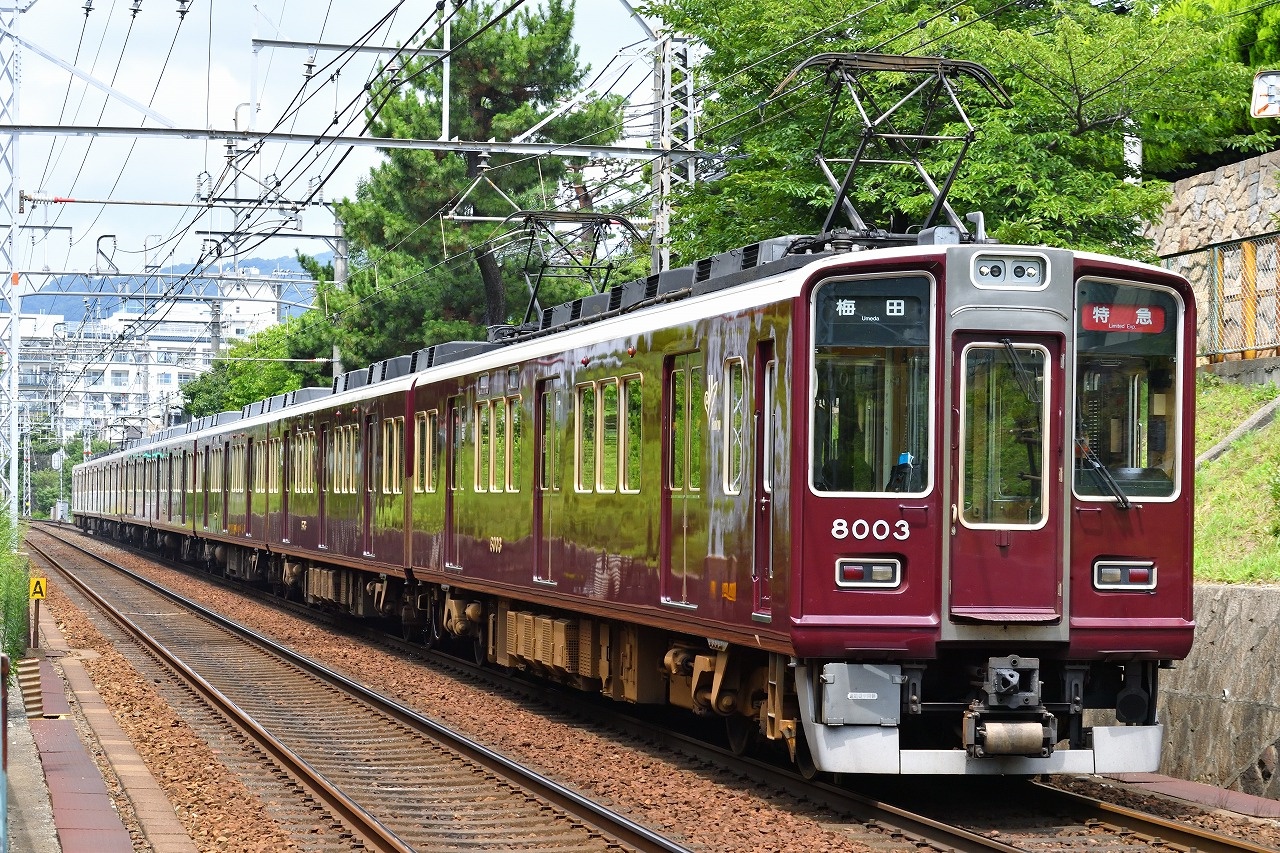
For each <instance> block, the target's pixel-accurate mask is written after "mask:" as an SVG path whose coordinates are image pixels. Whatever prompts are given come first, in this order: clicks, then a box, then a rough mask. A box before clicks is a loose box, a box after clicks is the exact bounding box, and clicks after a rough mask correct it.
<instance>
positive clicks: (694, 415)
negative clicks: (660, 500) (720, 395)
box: [668, 353, 703, 492]
mask: <svg viewBox="0 0 1280 853" xmlns="http://www.w3.org/2000/svg"><path fill="white" fill-rule="evenodd" d="M697 355H698V353H691V354H689V355H684V356H679V357H677V359H676V363H675V366H674V367H673V368H672V370H671V374H670V379H669V381H670V383H671V394H670V400H671V437H670V440H671V448H670V460H671V468H670V471H669V472H668V476H669V481H668V483H669V486H670V487H671V489H672V490H673V491H677V492H684V491H688V492H696V491H699V490H701V488H702V417H700V414H701V411H702V392H703V389H702V381H703V380H702V368H701V367H700V366H698V365H696V364H694V363H693V359H694V358H696V357H697Z"/></svg>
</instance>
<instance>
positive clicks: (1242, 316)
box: [1162, 231, 1280, 361]
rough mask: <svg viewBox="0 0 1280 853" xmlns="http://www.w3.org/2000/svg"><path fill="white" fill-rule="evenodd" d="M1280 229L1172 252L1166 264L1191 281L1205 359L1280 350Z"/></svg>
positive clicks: (1201, 353) (1200, 352)
mask: <svg viewBox="0 0 1280 853" xmlns="http://www.w3.org/2000/svg"><path fill="white" fill-rule="evenodd" d="M1278 252H1280V231H1272V232H1269V233H1266V234H1259V235H1257V236H1254V237H1249V238H1247V239H1243V240H1233V241H1231V242H1228V243H1217V244H1214V245H1211V246H1206V247H1204V248H1202V249H1196V250H1195V251H1192V252H1183V253H1180V254H1177V255H1170V256H1168V257H1166V258H1163V259H1162V263H1163V265H1164V266H1165V267H1166V268H1168V269H1170V270H1173V271H1174V272H1177V273H1180V274H1181V275H1183V276H1184V277H1186V279H1187V280H1188V281H1190V282H1191V286H1192V288H1193V289H1194V290H1195V294H1196V307H1197V309H1198V315H1197V316H1198V319H1197V321H1196V322H1197V325H1196V350H1197V355H1199V356H1200V357H1201V358H1207V359H1208V360H1210V361H1222V360H1224V359H1225V358H1226V357H1227V356H1228V355H1236V354H1238V355H1240V356H1242V357H1244V358H1254V357H1256V356H1260V355H1280V259H1278V258H1277V253H1278Z"/></svg>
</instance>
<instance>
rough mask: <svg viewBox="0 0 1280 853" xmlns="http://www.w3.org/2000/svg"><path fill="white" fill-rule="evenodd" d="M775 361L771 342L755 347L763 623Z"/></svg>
mask: <svg viewBox="0 0 1280 853" xmlns="http://www.w3.org/2000/svg"><path fill="white" fill-rule="evenodd" d="M777 371H778V362H777V359H775V358H774V354H773V341H761V342H760V343H759V345H758V346H757V347H756V364H755V371H754V374H753V375H754V380H753V381H754V383H755V388H754V393H753V398H754V400H755V418H754V420H755V466H754V468H755V508H756V509H755V543H754V545H755V549H754V550H755V556H754V558H753V562H752V565H751V586H752V589H753V599H752V605H753V606H752V609H751V613H752V616H753V618H757V619H759V620H760V621H765V620H767V619H769V618H770V617H771V614H772V611H773V463H774V459H773V434H774V431H775V429H776V425H775V424H774V422H773V416H774V412H773V403H774V400H773V393H774V388H775V385H774V383H775V381H776V380H777Z"/></svg>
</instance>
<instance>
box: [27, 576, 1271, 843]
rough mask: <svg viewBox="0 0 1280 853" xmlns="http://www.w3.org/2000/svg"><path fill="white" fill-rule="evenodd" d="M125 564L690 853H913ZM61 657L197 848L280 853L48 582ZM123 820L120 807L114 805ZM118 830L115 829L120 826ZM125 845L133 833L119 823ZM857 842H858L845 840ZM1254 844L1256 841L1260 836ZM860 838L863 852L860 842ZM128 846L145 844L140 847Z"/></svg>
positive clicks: (1196, 815)
mask: <svg viewBox="0 0 1280 853" xmlns="http://www.w3.org/2000/svg"><path fill="white" fill-rule="evenodd" d="M115 558H116V559H118V560H119V561H120V562H121V563H122V564H124V565H126V566H128V567H129V568H131V569H133V570H135V571H138V572H139V573H141V574H143V575H146V576H148V577H151V578H153V579H155V580H157V581H158V582H160V583H163V584H164V585H165V586H167V587H169V588H171V589H173V590H174V591H175V592H178V593H179V594H181V595H184V596H186V597H188V598H192V599H194V600H196V601H198V602H200V603H201V604H203V605H204V606H206V607H209V608H211V609H213V610H215V611H217V612H219V613H222V614H224V615H227V616H228V617H230V618H234V619H235V620H237V621H239V622H242V623H244V624H246V625H248V626H250V627H252V628H253V629H254V630H257V631H259V632H261V633H263V634H266V635H268V636H270V637H272V638H273V639H275V640H277V641H278V642H281V643H283V644H284V645H287V646H289V647H291V648H293V649H295V650H296V651H298V652H300V653H301V654H304V655H307V656H308V657H311V658H313V659H315V660H317V661H319V662H321V663H323V664H325V665H326V666H329V667H331V668H334V669H337V670H339V671H341V672H343V673H345V674H346V675H348V676H349V677H351V678H352V679H353V680H358V681H360V682H361V683H364V684H366V685H368V686H369V687H371V688H372V689H374V690H376V691H378V692H380V693H383V694H385V695H387V696H390V697H392V698H394V699H396V700H397V701H399V702H401V703H403V704H405V705H407V706H408V707H411V708H413V709H415V710H416V711H418V712H420V713H423V714H426V715H429V716H431V717H434V718H436V719H438V720H441V721H443V722H445V723H447V724H449V725H450V726H452V727H453V728H455V729H457V730H458V731H460V732H461V733H463V734H465V735H467V736H468V737H470V738H472V739H474V740H476V741H478V742H480V743H482V744H484V745H486V746H488V747H490V748H492V749H495V750H498V751H500V752H503V753H505V754H507V755H509V756H511V757H512V758H513V759H515V760H518V761H521V762H524V763H526V764H529V765H531V766H533V767H534V768H535V769H538V770H539V771H540V772H542V773H544V774H545V775H547V776H550V777H551V778H554V779H556V780H557V781H560V782H563V783H567V784H570V785H572V786H574V787H576V788H577V789H578V790H579V791H581V792H582V793H584V794H585V795H587V796H590V797H592V798H594V799H596V800H598V801H600V802H603V803H605V804H607V805H609V806H611V807H614V808H618V809H621V810H622V811H624V812H626V813H627V814H629V815H630V816H631V817H632V818H633V819H635V820H637V821H640V822H641V823H645V824H647V825H649V826H651V827H653V828H654V829H656V830H657V831H659V832H662V833H664V834H669V835H671V836H672V837H674V838H677V839H679V840H680V841H681V842H682V843H683V844H685V845H686V846H688V847H690V848H691V849H695V850H700V851H746V852H747V853H750V851H760V853H812V851H815V850H823V851H826V850H855V851H861V850H871V849H875V850H876V851H890V850H903V851H907V850H915V849H916V848H915V846H914V845H912V844H910V843H908V842H906V841H904V840H898V841H890V840H889V839H888V838H887V837H883V836H881V837H880V838H878V839H868V838H867V836H866V834H865V830H864V829H863V828H862V827H861V826H860V824H858V823H857V822H856V821H854V820H852V819H850V818H846V817H842V816H839V815H835V814H832V813H830V812H828V811H825V810H823V809H821V808H818V807H815V806H813V805H812V804H809V803H804V802H797V801H796V800H795V799H794V798H792V797H790V796H788V795H787V794H786V792H785V791H776V790H770V789H767V788H763V787H762V786H760V785H758V784H757V783H755V782H752V781H748V780H744V779H741V778H738V777H736V776H733V775H732V774H730V773H728V772H726V771H723V770H721V769H719V768H716V767H712V766H709V765H706V764H705V763H698V762H695V761H692V760H690V759H688V758H686V757H682V756H680V755H677V754H666V753H664V752H662V751H661V750H659V749H658V748H656V747H653V746H651V745H646V744H641V743H637V742H632V741H629V740H628V739H626V738H625V737H623V736H621V735H613V734H608V733H598V732H594V731H590V730H586V729H582V728H575V727H573V726H571V725H567V724H565V723H561V722H558V721H555V720H549V719H548V718H546V717H543V716H539V715H538V714H537V713H535V712H533V711H530V710H528V709H527V708H525V707H524V706H522V705H520V704H518V703H516V702H515V701H513V700H509V699H507V698H504V697H502V696H499V695H495V694H493V693H491V692H489V691H486V690H485V689H484V688H483V687H481V686H473V685H470V684H466V683H463V682H460V681H458V680H457V679H456V678H455V677H454V676H451V675H449V674H446V673H442V672H439V671H436V670H434V669H432V668H431V667H429V666H426V665H423V664H421V663H415V662H413V661H410V660H407V659H404V658H402V657H398V656H396V655H394V654H393V653H390V652H388V651H385V650H382V649H379V648H374V647H372V646H369V645H366V644H365V643H363V642H361V641H359V640H356V639H352V638H349V637H345V636H341V635H337V634H333V633H330V632H329V631H328V630H327V629H325V628H323V627H320V626H317V625H314V624H311V623H308V622H305V621H302V620H300V619H298V618H295V617H293V616H291V615H288V614H284V613H280V612H278V611H276V610H274V609H272V608H270V607H265V606H263V605H261V604H259V603H257V602H255V601H253V600H251V599H249V598H246V597H243V596H240V595H237V594H234V593H231V592H228V591H226V590H223V589H221V588H218V587H216V586H214V585H211V584H209V583H207V582H205V581H204V580H203V579H201V578H199V577H198V576H192V575H187V574H184V573H181V572H177V571H173V570H170V569H165V568H161V567H156V566H154V565H152V564H149V563H147V562H146V561H144V560H142V559H140V558H138V557H136V556H133V555H129V554H126V553H125V552H116V554H115ZM47 604H48V606H49V608H50V610H51V612H52V614H53V616H54V617H55V618H56V619H57V622H58V626H59V628H61V630H62V632H63V634H64V636H65V637H66V640H67V643H68V645H70V646H71V647H72V648H73V649H86V650H90V651H91V652H92V653H96V654H89V655H84V658H85V660H84V664H85V667H86V669H87V670H88V671H89V674H90V676H91V677H92V678H93V681H94V683H95V685H96V686H97V689H98V691H99V692H100V693H101V695H102V698H103V700H104V701H105V702H106V704H107V706H108V707H109V708H111V709H112V711H113V713H114V714H115V717H116V719H117V720H118V722H119V724H120V726H121V728H122V729H123V730H124V731H125V733H126V734H127V735H128V736H129V737H130V739H131V740H132V741H133V744H134V746H135V748H136V749H137V750H138V752H139V753H140V754H141V755H142V757H143V759H144V760H145V761H146V763H147V765H148V767H149V768H150V769H151V772H152V773H153V774H154V775H155V777H156V779H157V780H158V781H159V782H160V784H161V786H162V787H163V788H164V789H165V791H166V792H167V793H168V795H169V798H170V800H171V801H172V802H173V806H174V810H175V811H176V812H177V814H178V815H179V816H180V817H181V819H182V821H183V823H184V825H185V826H186V827H187V830H188V832H189V833H190V835H191V837H192V839H193V840H194V841H195V842H196V844H197V846H198V847H199V848H200V850H202V851H245V853H257V851H268V850H269V851H290V850H294V849H296V848H295V847H293V846H292V845H291V843H290V841H289V839H288V837H287V835H286V834H285V833H284V832H283V831H282V830H280V829H279V828H275V827H274V824H273V823H272V821H271V819H270V817H269V816H268V814H267V812H266V810H265V809H264V807H263V805H262V804H261V802H259V801H258V800H257V799H256V797H254V796H253V795H252V794H251V793H250V792H249V791H248V790H247V789H245V787H244V786H243V785H242V784H241V783H240V782H239V781H238V780H237V779H236V778H235V777H234V776H233V775H232V774H231V773H230V772H228V771H227V769H226V768H224V767H223V766H222V764H220V763H219V760H218V757H217V755H216V754H215V752H214V751H213V750H212V749H211V748H210V747H209V746H208V745H207V744H205V743H204V742H203V741H202V740H201V739H200V738H199V737H198V736H197V735H196V734H195V732H194V731H193V730H192V729H191V728H190V727H189V726H188V725H187V723H186V722H185V721H184V720H183V719H182V718H181V717H180V716H179V715H178V714H177V713H176V712H175V711H174V710H173V709H172V708H171V707H170V706H169V705H168V704H166V702H165V701H164V700H163V699H162V698H161V697H160V696H159V694H158V693H157V692H156V691H155V690H154V689H153V688H152V687H151V685H150V684H149V683H148V682H147V681H146V679H144V678H141V677H139V676H138V674H137V673H136V672H135V671H134V670H133V669H132V667H131V666H130V665H129V664H128V662H127V661H126V660H125V659H124V657H123V656H122V655H120V654H119V653H118V652H117V651H115V649H113V648H112V647H111V645H110V643H109V642H108V641H107V640H105V639H104V638H103V637H102V635H101V634H99V633H98V631H97V630H96V629H95V628H94V627H93V624H92V623H91V622H90V620H89V619H88V618H87V617H86V616H85V615H84V614H83V613H81V612H80V611H79V610H77V609H76V607H75V606H74V605H73V604H72V603H71V602H70V600H69V599H68V598H67V597H66V595H65V594H64V593H62V591H61V590H60V589H59V584H58V582H57V581H56V580H55V581H54V582H53V583H51V584H50V591H49V599H48V602H47ZM1073 786H1074V787H1077V789H1080V788H1088V789H1089V790H1088V791H1082V793H1090V794H1092V795H1095V796H1101V797H1102V798H1105V799H1110V800H1113V801H1117V802H1121V803H1123V804H1125V805H1131V806H1133V807H1135V808H1150V809H1151V810H1152V811H1155V812H1156V813H1158V814H1167V815H1168V816H1170V817H1175V816H1176V817H1177V818H1178V819H1180V820H1186V821H1188V822H1194V823H1195V824H1197V825H1199V826H1202V827H1205V828H1208V829H1217V830H1218V831H1221V832H1223V833H1224V834H1227V835H1235V836H1237V837H1239V836H1240V835H1242V834H1243V836H1244V837H1252V838H1254V839H1256V840H1259V841H1262V843H1267V844H1277V843H1278V842H1280V830H1278V829H1277V826H1276V824H1275V822H1273V821H1249V820H1247V819H1243V818H1241V817H1240V816H1238V815H1234V814H1231V813H1224V812H1216V811H1212V810H1201V809H1198V808H1196V807H1194V806H1190V805H1187V804H1183V803H1180V802H1174V801H1168V800H1163V799H1160V798H1143V797H1141V796H1139V795H1137V794H1134V793H1133V792H1132V791H1130V790H1128V789H1124V788H1123V787H1121V786H1113V785H1111V784H1105V783H1097V782H1089V781H1087V780H1081V781H1078V782H1075V783H1073ZM118 807H119V808H120V810H121V813H122V815H124V816H125V817H126V820H127V821H128V820H131V819H132V818H131V810H130V809H129V807H128V804H127V802H118ZM126 825H128V823H127V824H126ZM130 829H131V830H133V831H134V836H135V838H137V837H138V835H139V833H138V832H137V831H136V829H137V827H136V825H134V826H130ZM858 836H861V840H858V839H857V837H858ZM1264 839H1265V840H1264ZM867 840H872V841H873V845H874V847H872V846H868V844H866V843H863V842H865V841H867ZM138 849H140V850H147V849H149V847H147V846H145V845H140V846H139V847H138Z"/></svg>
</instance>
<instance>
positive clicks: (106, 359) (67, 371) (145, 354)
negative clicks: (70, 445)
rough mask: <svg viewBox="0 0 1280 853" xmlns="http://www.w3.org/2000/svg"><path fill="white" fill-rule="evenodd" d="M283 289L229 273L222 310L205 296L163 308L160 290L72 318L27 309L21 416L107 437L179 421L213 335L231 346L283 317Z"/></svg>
mask: <svg viewBox="0 0 1280 853" xmlns="http://www.w3.org/2000/svg"><path fill="white" fill-rule="evenodd" d="M251 272H252V273H255V274H256V273H257V270H256V269H255V270H252V271H251ZM242 273H250V270H247V269H246V270H242ZM278 292H279V291H278V290H273V284H272V283H271V282H269V281H261V280H255V279H253V278H246V279H245V280H244V281H243V282H232V283H225V282H224V284H223V286H222V298H221V300H219V301H218V302H217V303H216V306H217V307H216V310H215V308H214V306H213V305H211V304H210V302H206V301H179V302H172V301H166V302H163V303H162V307H160V308H157V307H156V305H157V300H155V299H150V300H148V304H147V305H145V306H144V304H143V301H142V300H140V299H129V300H126V301H124V302H123V304H122V306H121V308H120V309H119V310H116V311H114V312H113V313H110V314H108V315H106V316H92V314H88V315H86V316H85V317H84V318H83V319H74V320H71V321H68V320H66V319H64V317H63V316H62V315H58V314H29V313H26V312H25V311H24V313H23V314H22V318H21V322H22V324H21V335H22V345H21V352H20V357H19V360H18V365H19V395H18V400H19V406H20V409H21V412H22V415H21V418H22V422H23V423H24V424H27V423H32V422H36V421H41V422H44V423H48V424H50V425H51V426H52V428H53V429H54V431H55V432H56V433H57V434H58V435H59V436H60V437H61V438H62V439H64V440H65V439H67V438H70V437H71V436H73V435H75V434H76V433H78V432H81V431H85V430H87V431H88V433H89V434H90V435H92V436H93V437H95V438H100V439H103V438H105V439H106V440H109V441H123V440H125V439H127V438H137V437H141V436H147V435H150V434H151V433H153V432H155V431H157V430H160V429H163V428H164V427H166V426H169V425H171V424H173V423H176V422H177V421H178V419H179V418H180V417H181V408H182V395H181V391H180V389H181V388H182V386H183V385H185V384H186V383H187V382H190V381H191V380H192V379H195V378H196V377H197V376H199V375H200V374H201V373H204V372H205V371H207V370H209V368H210V367H211V365H212V364H213V347H214V346H215V343H216V344H217V346H218V347H219V349H220V350H223V351H225V348H226V346H227V345H228V343H229V342H231V341H234V340H237V339H244V338H247V337H249V336H250V335H253V334H255V333H257V332H260V331H262V330H263V329H266V328H268V327H270V326H273V325H275V324H276V323H277V322H279V318H280V316H281V312H280V305H279V303H278V302H277V297H276V296H275V294H277V293H278ZM215 315H216V320H215ZM215 322H216V327H215Z"/></svg>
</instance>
